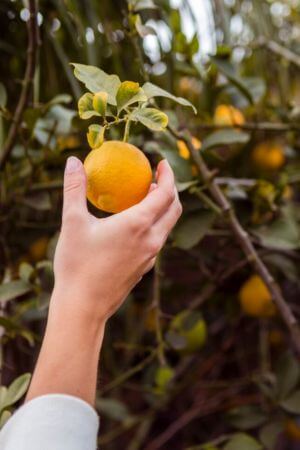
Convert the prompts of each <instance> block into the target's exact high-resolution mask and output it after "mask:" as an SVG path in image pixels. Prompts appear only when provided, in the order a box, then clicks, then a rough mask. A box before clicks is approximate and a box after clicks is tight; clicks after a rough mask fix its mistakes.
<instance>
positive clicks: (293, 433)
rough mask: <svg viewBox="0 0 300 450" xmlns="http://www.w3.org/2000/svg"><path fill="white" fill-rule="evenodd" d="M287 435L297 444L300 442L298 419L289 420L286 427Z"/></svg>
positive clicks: (299, 423) (299, 422)
mask: <svg viewBox="0 0 300 450" xmlns="http://www.w3.org/2000/svg"><path fill="white" fill-rule="evenodd" d="M284 432H285V434H286V435H287V436H288V437H289V438H290V439H291V440H292V441H295V442H300V421H299V418H297V419H292V418H290V419H288V420H287V421H286V423H285V427H284Z"/></svg>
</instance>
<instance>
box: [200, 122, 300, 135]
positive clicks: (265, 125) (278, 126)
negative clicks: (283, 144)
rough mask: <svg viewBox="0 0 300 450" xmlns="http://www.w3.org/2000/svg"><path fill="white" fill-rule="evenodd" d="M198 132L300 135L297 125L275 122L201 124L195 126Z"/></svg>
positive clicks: (299, 127)
mask: <svg viewBox="0 0 300 450" xmlns="http://www.w3.org/2000/svg"><path fill="white" fill-rule="evenodd" d="M197 129H198V130H230V129H238V130H244V131H265V132H274V133H287V132H288V131H295V132H298V133H300V126H299V124H297V123H277V122H259V123H258V122H257V123H256V122H247V123H244V124H243V125H234V124H233V125H216V124H214V123H202V124H198V125H197Z"/></svg>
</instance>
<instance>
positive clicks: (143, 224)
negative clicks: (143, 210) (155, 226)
mask: <svg viewBox="0 0 300 450" xmlns="http://www.w3.org/2000/svg"><path fill="white" fill-rule="evenodd" d="M149 227H150V222H149V219H148V217H147V216H146V215H143V216H139V217H135V218H134V220H132V221H131V224H130V228H131V231H132V232H133V233H135V234H140V233H144V232H146V231H147V230H148V229H149Z"/></svg>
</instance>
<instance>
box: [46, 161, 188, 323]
mask: <svg viewBox="0 0 300 450" xmlns="http://www.w3.org/2000/svg"><path fill="white" fill-rule="evenodd" d="M181 212H182V207H181V204H180V201H179V199H178V194H177V191H176V188H175V185H174V176H173V172H172V170H171V168H170V166H169V164H168V162H167V161H166V160H163V161H161V162H160V163H159V165H158V168H157V184H154V185H152V187H151V189H150V191H149V193H148V195H147V196H146V198H145V199H144V200H143V201H142V202H140V203H139V204H137V205H135V206H133V207H131V208H129V209H127V210H125V211H123V212H121V213H119V214H115V215H113V216H110V217H108V218H104V219H97V218H96V217H94V216H92V215H91V214H90V213H89V212H88V210H87V204H86V177H85V173H84V168H83V165H82V163H81V162H80V160H78V159H77V158H75V157H71V158H69V159H68V162H67V166H66V170H65V180H64V205H63V218H62V230H61V234H60V238H59V241H58V245H57V249H56V253H55V259H54V273H55V289H54V296H53V298H52V307H53V306H54V305H53V303H57V302H58V303H62V302H63V307H64V308H67V309H68V310H70V311H71V310H76V313H77V314H79V315H81V314H82V315H86V317H88V318H91V319H92V318H96V319H97V320H102V321H104V322H105V321H106V320H107V319H108V318H109V317H110V316H111V315H112V314H113V313H114V312H115V311H116V310H117V309H118V308H119V306H120V305H121V304H122V302H123V301H124V299H125V298H126V296H127V295H128V293H129V292H130V291H131V289H132V288H133V287H134V286H135V285H136V284H137V283H138V282H139V280H140V279H141V277H142V276H143V275H144V274H145V273H146V272H147V271H149V270H150V269H151V268H152V267H153V265H154V263H155V257H156V256H157V254H158V252H159V251H160V249H161V248H162V246H163V245H164V243H165V241H166V239H167V237H168V234H169V233H170V231H171V229H172V227H173V226H174V225H175V223H176V222H177V220H178V218H179V216H180V215H181ZM56 299H59V301H58V300H56ZM58 307H59V305H58ZM69 308H70V309H69Z"/></svg>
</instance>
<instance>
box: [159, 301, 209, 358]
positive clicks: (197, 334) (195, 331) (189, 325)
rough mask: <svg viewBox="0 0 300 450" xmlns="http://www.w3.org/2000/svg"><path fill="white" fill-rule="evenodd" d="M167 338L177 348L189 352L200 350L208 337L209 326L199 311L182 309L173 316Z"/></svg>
mask: <svg viewBox="0 0 300 450" xmlns="http://www.w3.org/2000/svg"><path fill="white" fill-rule="evenodd" d="M174 338H176V339H174ZM178 338H181V341H180V340H179V339H178ZM166 339H167V341H168V342H169V343H170V344H171V346H172V347H173V348H175V349H176V350H184V351H185V352H187V353H194V352H196V351H198V350H200V349H201V348H202V347H203V346H204V344H205V343H206V339H207V326H206V323H205V321H204V319H203V317H202V314H201V313H199V312H198V311H189V310H184V311H181V312H180V313H179V314H177V315H176V316H175V317H174V318H173V320H172V322H171V324H170V329H169V333H168V334H167V335H166Z"/></svg>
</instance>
